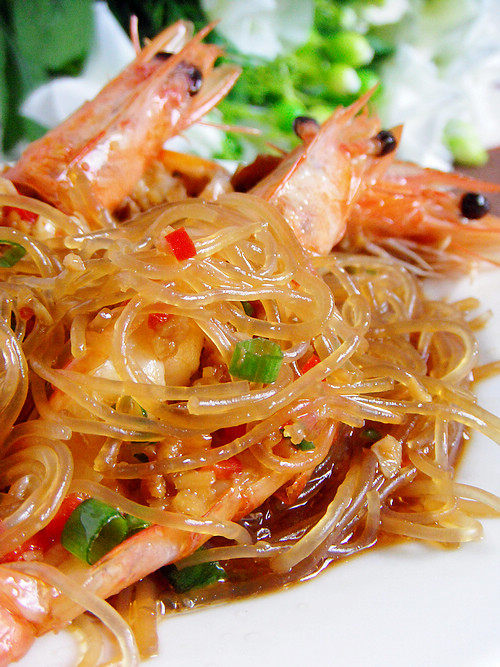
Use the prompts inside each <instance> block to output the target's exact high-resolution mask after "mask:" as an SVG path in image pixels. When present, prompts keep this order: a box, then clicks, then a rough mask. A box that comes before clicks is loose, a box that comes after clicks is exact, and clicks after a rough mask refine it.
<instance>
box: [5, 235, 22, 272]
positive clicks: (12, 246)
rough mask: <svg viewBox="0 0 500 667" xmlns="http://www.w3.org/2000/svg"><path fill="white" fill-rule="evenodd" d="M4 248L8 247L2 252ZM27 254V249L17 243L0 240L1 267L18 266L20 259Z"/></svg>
mask: <svg viewBox="0 0 500 667" xmlns="http://www.w3.org/2000/svg"><path fill="white" fill-rule="evenodd" d="M2 246H7V248H6V249H4V250H3V252H2ZM25 254H26V248H24V247H23V246H22V245H21V244H20V243H16V242H15V241H7V240H6V239H0V266H1V267H2V268H10V267H11V266H14V264H17V263H18V261H19V260H20V259H22V258H23V257H24V255H25Z"/></svg>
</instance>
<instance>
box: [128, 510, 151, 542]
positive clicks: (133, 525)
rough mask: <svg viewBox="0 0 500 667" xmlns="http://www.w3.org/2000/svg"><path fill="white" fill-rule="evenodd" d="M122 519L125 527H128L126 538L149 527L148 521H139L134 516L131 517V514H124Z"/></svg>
mask: <svg viewBox="0 0 500 667" xmlns="http://www.w3.org/2000/svg"><path fill="white" fill-rule="evenodd" d="M124 518H125V521H126V522H127V527H128V533H127V537H130V536H131V535H134V534H135V533H138V532H139V531H140V530H144V529H145V528H149V526H150V525H151V524H150V523H149V521H144V519H139V518H137V517H136V516H132V514H124Z"/></svg>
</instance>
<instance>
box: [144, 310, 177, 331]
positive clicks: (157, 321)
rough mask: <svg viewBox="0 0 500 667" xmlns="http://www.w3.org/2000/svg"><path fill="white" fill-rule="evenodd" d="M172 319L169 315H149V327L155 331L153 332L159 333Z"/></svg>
mask: <svg viewBox="0 0 500 667" xmlns="http://www.w3.org/2000/svg"><path fill="white" fill-rule="evenodd" d="M171 317H172V315H169V314H168V313H149V315H148V327H149V328H150V329H153V331H158V329H161V328H162V327H163V326H164V325H165V324H166V323H167V322H168V321H169V319H170V318H171Z"/></svg>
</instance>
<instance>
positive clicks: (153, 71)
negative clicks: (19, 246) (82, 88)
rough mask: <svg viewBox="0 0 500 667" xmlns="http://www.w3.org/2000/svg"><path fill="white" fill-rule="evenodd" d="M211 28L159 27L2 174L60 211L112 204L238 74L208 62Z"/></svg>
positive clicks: (91, 210) (214, 50)
mask: <svg viewBox="0 0 500 667" xmlns="http://www.w3.org/2000/svg"><path fill="white" fill-rule="evenodd" d="M211 29H212V26H211V25H209V26H207V27H206V28H205V29H203V30H202V31H201V32H199V33H198V34H197V35H196V36H195V37H194V38H192V39H191V35H192V25H191V24H190V23H189V22H186V21H179V22H177V23H175V24H174V25H173V26H171V27H169V28H167V29H166V30H164V31H163V32H162V33H160V34H159V35H158V36H157V37H155V39H153V40H152V41H151V42H150V43H149V44H148V45H147V46H146V47H145V48H144V49H143V50H142V51H140V53H139V54H138V55H137V57H136V59H135V60H134V61H133V62H132V63H131V64H130V65H129V66H128V67H127V68H126V69H125V70H124V71H123V72H122V73H121V74H119V75H118V76H117V77H116V78H115V79H114V80H113V81H111V82H110V83H109V84H108V85H107V86H106V87H105V88H104V89H103V90H102V91H101V92H100V93H99V94H98V95H97V97H96V98H95V99H94V100H92V101H91V102H86V103H85V104H84V105H83V106H81V107H80V108H79V109H78V110H77V111H76V112H75V113H74V114H73V115H72V116H70V117H69V118H68V119H67V120H66V121H65V122H63V123H62V124H61V125H59V126H58V127H56V128H55V129H53V130H51V131H50V132H48V133H47V134H46V135H45V136H43V137H42V138H41V139H39V140H38V141H35V142H34V143H32V144H31V145H30V146H29V147H28V148H27V149H26V151H25V152H24V153H23V154H22V156H21V157H20V159H19V161H18V162H17V164H16V165H14V166H13V167H12V168H11V169H9V170H8V171H7V172H6V174H5V176H6V178H8V179H10V180H11V181H12V182H13V183H14V184H15V185H16V187H17V188H18V190H19V191H20V192H23V193H26V194H29V195H34V196H36V197H39V198H40V199H43V200H45V201H47V202H48V203H51V204H53V205H54V206H56V207H57V208H59V209H60V210H61V211H64V212H65V213H74V212H79V213H81V214H84V215H87V216H89V217H90V218H91V219H95V218H96V217H98V216H97V214H96V211H100V210H102V209H106V210H112V209H113V208H115V207H116V206H117V205H118V204H119V203H120V202H121V201H122V200H123V199H124V198H125V197H126V196H127V195H129V194H130V192H131V191H132V189H133V187H134V185H135V184H136V183H137V182H138V181H139V179H140V177H141V176H142V174H143V173H144V171H145V170H146V168H147V167H148V166H149V165H150V164H151V163H152V161H153V160H154V159H155V158H156V157H157V156H158V154H159V153H160V151H161V148H162V145H163V143H164V142H165V141H166V140H167V139H168V138H169V137H171V136H173V135H174V134H177V133H179V132H182V131H183V130H184V129H186V128H187V127H188V126H189V125H191V124H193V123H195V122H196V121H197V120H198V119H200V118H201V117H202V116H203V115H204V114H206V113H207V111H209V110H210V108H211V107H213V106H214V105H215V104H217V102H218V101H219V100H220V99H221V98H222V97H224V96H225V95H226V93H227V92H228V91H229V90H230V88H231V87H232V86H233V84H234V83H235V81H236V79H237V78H238V76H239V72H240V70H239V68H237V67H233V66H231V65H223V66H221V67H218V68H217V69H215V70H214V69H213V65H214V61H215V60H216V59H217V58H218V57H219V56H220V55H221V50H220V49H219V48H218V47H216V46H214V45H205V44H202V43H201V40H202V39H203V38H204V37H205V36H206V35H207V33H208V32H210V30H211ZM174 51H176V52H175V53H173V52H174ZM75 183H78V184H80V186H81V188H80V189H83V191H84V194H83V195H80V198H76V197H75V194H74V185H75ZM82 199H83V200H84V201H82Z"/></svg>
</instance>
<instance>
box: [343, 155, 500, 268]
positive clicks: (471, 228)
mask: <svg viewBox="0 0 500 667" xmlns="http://www.w3.org/2000/svg"><path fill="white" fill-rule="evenodd" d="M499 191H500V185H496V184H494V183H488V182H485V181H478V180H476V179H474V178H470V177H467V176H461V175H460V174H448V173H444V172H440V171H437V170H434V169H422V168H420V167H418V166H416V165H413V164H408V163H403V162H398V161H395V162H394V163H393V164H392V165H391V166H390V168H389V169H388V170H387V172H386V173H385V174H383V175H382V176H381V177H380V178H378V179H377V180H375V181H374V182H373V183H371V184H370V185H368V187H367V188H365V189H364V191H363V193H362V195H361V196H360V197H359V199H358V200H357V201H356V203H355V204H354V206H353V208H352V211H351V215H350V216H349V221H348V225H347V229H346V235H345V241H344V245H345V246H346V247H352V248H356V247H357V248H359V247H364V246H366V245H367V244H368V243H370V242H375V243H377V242H382V243H383V242H384V240H387V239H391V240H396V243H395V244H394V247H395V248H397V242H398V241H401V242H402V243H403V245H401V246H400V247H401V249H404V244H405V243H406V244H408V248H411V247H415V248H416V249H417V252H418V251H419V249H420V252H421V253H422V252H425V249H426V248H428V249H435V250H437V251H438V254H437V256H440V257H441V258H442V259H444V257H443V253H442V252H440V250H442V249H446V253H447V254H448V255H450V256H451V254H452V253H454V254H455V256H456V257H459V256H462V257H472V258H478V259H484V260H487V261H490V262H492V263H495V261H494V259H493V258H491V257H489V253H490V250H491V249H495V248H496V249H498V246H499V242H500V236H499V233H500V219H499V218H498V217H497V216H496V215H493V214H491V213H490V212H489V210H488V208H489V207H488V204H487V203H483V205H482V208H481V209H478V210H477V211H475V212H474V218H476V219H473V215H472V214H470V217H467V215H466V213H467V211H463V210H462V208H463V205H462V201H463V197H464V193H467V192H470V193H471V195H469V196H472V197H474V196H477V195H476V194H475V193H477V192H499ZM476 251H477V252H476Z"/></svg>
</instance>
